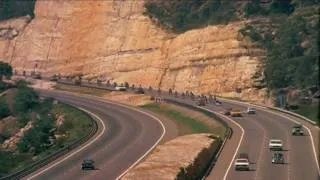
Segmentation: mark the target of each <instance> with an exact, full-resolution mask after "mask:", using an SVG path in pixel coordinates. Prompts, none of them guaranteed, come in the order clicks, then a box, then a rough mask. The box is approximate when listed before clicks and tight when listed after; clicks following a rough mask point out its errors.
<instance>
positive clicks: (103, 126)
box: [27, 107, 106, 180]
mask: <svg viewBox="0 0 320 180" xmlns="http://www.w3.org/2000/svg"><path fill="white" fill-rule="evenodd" d="M77 108H79V109H81V110H82V111H84V112H86V113H88V114H90V115H92V116H94V117H95V118H97V119H98V120H99V121H100V122H101V124H102V131H101V133H100V134H99V135H98V136H96V137H95V138H94V139H93V140H92V141H90V142H89V143H88V144H86V145H85V146H83V147H81V148H80V149H77V150H76V151H74V152H72V153H70V154H69V155H68V156H66V157H65V158H63V159H61V160H59V161H58V162H56V163H54V164H52V165H51V166H49V167H47V168H45V169H43V170H41V171H40V172H38V173H36V174H34V175H32V176H31V177H29V178H27V180H31V179H33V178H35V177H37V176H39V175H41V174H43V173H44V172H46V171H48V170H50V169H51V168H53V167H55V166H57V165H58V164H60V163H62V162H63V161H65V160H67V159H69V158H70V157H72V156H74V155H75V154H77V153H79V152H80V151H82V150H84V149H85V148H87V147H88V146H90V145H91V144H92V143H94V142H95V141H97V140H98V139H99V138H100V137H101V136H102V135H103V134H104V132H105V129H106V126H105V124H104V123H103V121H102V119H101V118H100V117H99V116H97V115H96V114H94V113H92V112H90V111H88V110H86V109H83V108H80V107H77Z"/></svg>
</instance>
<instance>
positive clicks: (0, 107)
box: [0, 98, 10, 120]
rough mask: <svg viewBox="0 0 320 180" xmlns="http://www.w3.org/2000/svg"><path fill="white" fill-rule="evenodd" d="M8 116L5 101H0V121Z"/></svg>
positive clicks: (8, 110) (8, 111) (7, 107)
mask: <svg viewBox="0 0 320 180" xmlns="http://www.w3.org/2000/svg"><path fill="white" fill-rule="evenodd" d="M9 115H10V109H9V105H8V103H7V101H6V100H5V99H2V98H1V99H0V120H1V119H2V118H5V117H7V116H9Z"/></svg>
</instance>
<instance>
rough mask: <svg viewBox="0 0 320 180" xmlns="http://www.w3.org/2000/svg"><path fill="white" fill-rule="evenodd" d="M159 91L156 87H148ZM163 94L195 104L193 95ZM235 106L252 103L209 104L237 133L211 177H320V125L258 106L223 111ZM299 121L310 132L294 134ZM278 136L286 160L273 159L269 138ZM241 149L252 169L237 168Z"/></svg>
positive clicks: (259, 179)
mask: <svg viewBox="0 0 320 180" xmlns="http://www.w3.org/2000/svg"><path fill="white" fill-rule="evenodd" d="M146 92H147V93H148V94H152V95H157V92H155V91H146ZM161 96H162V97H165V98H170V99H174V100H177V101H180V102H183V103H188V104H193V105H195V102H194V101H192V100H190V99H181V98H174V97H173V96H168V94H167V93H164V92H162V93H161ZM230 107H232V108H233V109H239V110H241V111H245V110H246V108H247V107H248V104H246V103H241V102H236V101H229V100H227V101H223V104H222V106H214V105H207V106H205V107H202V108H205V109H207V110H209V111H212V112H215V113H218V115H219V116H221V117H222V119H224V120H225V121H226V123H227V124H228V125H229V126H230V127H231V128H232V129H233V136H232V137H231V138H230V139H228V141H227V142H226V144H225V147H224V149H223V150H222V152H221V154H220V156H219V158H218V160H217V162H216V164H215V167H214V168H213V170H212V172H211V173H210V175H209V176H208V177H207V179H210V180H211V179H221V180H233V179H236V180H238V179H239V180H247V179H250V180H251V179H254V180H255V179H257V180H269V179H274V180H277V179H279V180H300V179H301V180H318V179H319V175H320V173H319V172H320V171H319V164H317V163H318V162H317V159H316V156H317V155H315V154H316V153H319V148H318V147H319V130H320V129H319V128H317V127H315V126H313V125H311V124H309V123H307V122H305V121H303V120H301V119H299V118H296V117H293V116H291V115H288V114H284V113H281V112H275V111H271V110H269V109H267V108H262V107H259V108H258V107H257V114H256V115H247V114H244V117H242V118H230V117H226V116H224V115H222V114H219V112H221V111H224V110H225V109H226V108H230ZM296 122H299V123H301V124H303V125H304V127H305V128H304V130H305V132H306V136H301V137H296V136H292V135H291V128H292V126H293V125H294V124H295V123H296ZM272 138H277V139H282V140H283V141H284V148H285V151H283V153H284V155H285V162H286V163H285V164H283V165H274V164H272V163H271V156H272V152H270V151H269V149H268V141H269V139H272ZM240 152H247V153H248V154H249V157H250V161H251V162H252V164H251V167H252V170H251V171H249V172H239V171H235V170H234V167H233V163H234V158H235V156H236V155H237V154H238V153H240Z"/></svg>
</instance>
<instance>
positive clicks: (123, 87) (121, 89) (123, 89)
mask: <svg viewBox="0 0 320 180" xmlns="http://www.w3.org/2000/svg"><path fill="white" fill-rule="evenodd" d="M115 90H117V91H126V90H127V87H125V86H116V87H115Z"/></svg>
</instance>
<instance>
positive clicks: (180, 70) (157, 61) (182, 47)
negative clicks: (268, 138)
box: [0, 0, 265, 98]
mask: <svg viewBox="0 0 320 180" xmlns="http://www.w3.org/2000/svg"><path fill="white" fill-rule="evenodd" d="M143 4H144V2H143V1H130V0H127V1H63V0H59V1H37V3H36V8H35V18H34V19H33V20H32V21H31V23H29V24H28V26H27V27H26V28H25V29H24V31H23V32H22V33H21V32H20V33H19V34H18V35H17V36H15V37H13V39H12V38H5V39H1V40H0V59H2V60H5V61H8V62H10V63H11V64H12V65H13V66H14V68H15V69H16V70H17V71H18V72H22V71H26V72H27V73H30V72H32V71H37V72H41V73H42V75H43V76H51V75H53V74H56V73H60V74H62V75H72V74H84V78H98V77H99V78H105V79H111V80H112V81H116V82H125V81H127V82H129V83H130V84H131V83H134V84H142V85H143V86H146V87H148V86H152V87H153V88H158V87H160V88H162V89H168V88H173V89H176V90H178V91H183V90H191V91H194V92H196V93H220V94H222V95H229V96H235V93H234V91H235V89H236V88H238V89H241V90H242V91H241V93H240V94H239V93H237V94H236V95H237V96H240V97H247V98H257V96H261V95H264V93H263V91H261V90H260V91H259V90H257V89H255V88H254V82H253V80H252V79H251V77H252V76H253V75H254V74H255V73H256V72H257V71H259V68H261V66H260V64H261V60H262V59H263V58H264V56H265V52H264V51H263V50H261V49H259V48H257V47H255V46H254V45H253V44H251V43H250V42H249V41H248V40H246V39H245V38H243V37H242V36H241V35H240V34H239V33H238V30H239V29H240V28H241V27H242V26H243V24H244V22H238V23H233V24H229V25H220V26H208V27H206V28H203V29H196V30H192V31H188V32H186V33H183V34H181V35H175V34H171V33H168V32H166V31H164V30H162V29H161V28H159V27H158V26H157V25H156V24H155V23H153V22H152V21H151V20H150V19H149V18H148V17H146V16H144V15H143V11H144V6H143ZM0 27H1V26H0Z"/></svg>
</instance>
